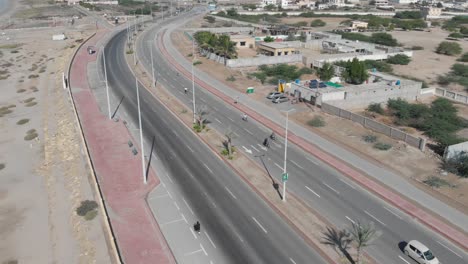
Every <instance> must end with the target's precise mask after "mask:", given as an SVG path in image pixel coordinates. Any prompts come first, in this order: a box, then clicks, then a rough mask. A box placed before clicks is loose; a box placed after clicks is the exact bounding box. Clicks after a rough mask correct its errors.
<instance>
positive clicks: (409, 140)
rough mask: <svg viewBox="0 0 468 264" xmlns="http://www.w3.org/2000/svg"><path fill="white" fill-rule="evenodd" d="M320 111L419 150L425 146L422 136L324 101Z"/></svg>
mask: <svg viewBox="0 0 468 264" xmlns="http://www.w3.org/2000/svg"><path fill="white" fill-rule="evenodd" d="M322 111H324V112H325V113H327V114H331V115H335V116H339V117H342V118H346V119H348V120H351V121H353V122H356V123H359V124H361V125H362V126H364V127H365V128H368V129H371V130H373V131H375V132H378V133H381V134H384V135H386V136H389V137H391V138H393V139H396V140H400V141H403V142H405V143H406V144H408V145H410V146H413V147H415V148H419V149H420V150H421V151H422V150H424V148H425V145H426V140H425V139H424V138H419V137H415V136H412V135H410V134H408V133H406V132H403V131H401V130H399V129H396V128H393V127H391V126H387V125H385V124H382V123H380V122H377V121H375V120H372V119H370V118H367V117H364V116H361V115H358V114H355V113H352V112H350V111H347V110H344V109H342V108H339V107H336V106H333V105H330V104H326V103H322Z"/></svg>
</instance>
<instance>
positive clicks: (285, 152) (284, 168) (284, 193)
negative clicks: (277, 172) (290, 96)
mask: <svg viewBox="0 0 468 264" xmlns="http://www.w3.org/2000/svg"><path fill="white" fill-rule="evenodd" d="M291 111H294V109H289V110H288V111H284V112H286V132H285V136H284V164H283V175H282V181H283V199H282V200H283V202H286V182H287V181H288V178H289V175H288V173H287V172H286V164H287V157H288V123H289V112H291Z"/></svg>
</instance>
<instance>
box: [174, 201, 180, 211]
mask: <svg viewBox="0 0 468 264" xmlns="http://www.w3.org/2000/svg"><path fill="white" fill-rule="evenodd" d="M174 205H175V207H176V208H177V211H180V207H179V205H178V204H177V202H176V201H174Z"/></svg>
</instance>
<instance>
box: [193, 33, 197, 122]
mask: <svg viewBox="0 0 468 264" xmlns="http://www.w3.org/2000/svg"><path fill="white" fill-rule="evenodd" d="M194 58H195V39H194V38H193V35H192V102H193V123H194V124H195V123H196V122H197V120H196V117H195V77H194V76H193V62H194V60H193V59H194Z"/></svg>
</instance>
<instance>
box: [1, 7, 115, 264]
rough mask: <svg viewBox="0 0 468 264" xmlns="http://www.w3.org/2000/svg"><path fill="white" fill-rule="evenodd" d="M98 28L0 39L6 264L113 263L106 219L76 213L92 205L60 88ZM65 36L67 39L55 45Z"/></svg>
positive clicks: (12, 33)
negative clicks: (84, 43)
mask: <svg viewBox="0 0 468 264" xmlns="http://www.w3.org/2000/svg"><path fill="white" fill-rule="evenodd" d="M18 8H20V9H19V10H20V11H21V10H22V9H21V8H25V7H24V6H21V5H20V6H18ZM88 23H90V26H88V25H87V24H88ZM93 26H94V24H93V21H88V22H85V21H83V23H77V24H76V25H75V27H73V28H64V27H51V28H41V29H38V28H34V29H28V28H24V29H19V30H8V29H7V30H3V31H2V35H1V36H0V89H1V93H0V108H1V111H0V237H1V238H2V239H0V263H2V264H3V263H9V264H10V263H110V259H109V256H108V253H107V245H106V241H105V239H104V237H105V236H104V231H103V228H102V226H101V223H102V221H103V220H102V219H101V216H100V215H99V214H98V215H97V217H95V218H94V219H93V220H90V221H86V220H85V219H84V218H83V217H81V216H78V215H77V214H76V208H77V207H78V206H79V205H80V203H81V201H83V200H94V199H95V198H94V196H93V192H92V189H91V186H90V183H89V180H88V179H89V178H90V177H91V176H90V170H89V167H88V163H87V161H86V159H85V158H84V156H83V153H84V152H83V149H82V143H81V139H80V136H79V130H78V128H77V124H76V121H75V117H74V113H73V109H72V107H71V104H70V101H69V97H68V93H67V91H66V90H64V89H63V87H62V72H64V71H65V70H66V69H67V68H68V64H69V62H70V59H71V55H72V54H73V52H74V50H75V49H76V47H77V46H78V45H79V43H80V42H81V41H82V39H84V38H86V37H87V36H89V35H90V34H91V33H92V30H91V29H93ZM61 32H66V35H67V36H68V39H67V40H65V41H52V35H53V34H57V33H61ZM3 33H4V34H3ZM80 39H81V40H80Z"/></svg>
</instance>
